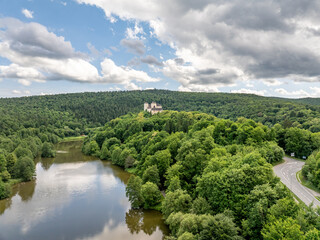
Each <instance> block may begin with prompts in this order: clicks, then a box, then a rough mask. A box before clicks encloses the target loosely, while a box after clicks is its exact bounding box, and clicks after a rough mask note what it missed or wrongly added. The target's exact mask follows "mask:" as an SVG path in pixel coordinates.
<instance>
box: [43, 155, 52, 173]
mask: <svg viewBox="0 0 320 240" xmlns="http://www.w3.org/2000/svg"><path fill="white" fill-rule="evenodd" d="M53 163H54V158H43V159H41V167H42V168H43V169H44V170H46V171H48V170H49V168H50V167H51V166H52V164H53Z"/></svg>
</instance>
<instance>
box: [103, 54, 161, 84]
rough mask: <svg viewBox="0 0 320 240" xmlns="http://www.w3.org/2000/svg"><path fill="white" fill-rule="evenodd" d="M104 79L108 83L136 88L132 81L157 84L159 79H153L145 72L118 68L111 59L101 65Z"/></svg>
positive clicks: (123, 67) (122, 67)
mask: <svg viewBox="0 0 320 240" xmlns="http://www.w3.org/2000/svg"><path fill="white" fill-rule="evenodd" d="M101 72H102V75H103V76H102V79H103V81H104V82H108V83H119V84H124V85H125V86H129V88H131V87H134V85H133V84H132V83H131V82H132V81H137V82H157V81H160V79H158V78H152V77H150V76H149V75H148V74H147V73H145V72H143V71H137V70H134V69H132V68H130V67H125V66H117V65H116V64H115V63H114V62H113V61H112V60H111V59H108V58H106V59H105V60H104V61H103V62H102V63H101Z"/></svg>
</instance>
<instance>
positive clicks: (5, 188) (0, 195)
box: [0, 180, 11, 200]
mask: <svg viewBox="0 0 320 240" xmlns="http://www.w3.org/2000/svg"><path fill="white" fill-rule="evenodd" d="M10 194H11V187H10V184H8V183H4V182H2V181H1V180H0V200H1V199H4V198H7V197H9V196H10Z"/></svg>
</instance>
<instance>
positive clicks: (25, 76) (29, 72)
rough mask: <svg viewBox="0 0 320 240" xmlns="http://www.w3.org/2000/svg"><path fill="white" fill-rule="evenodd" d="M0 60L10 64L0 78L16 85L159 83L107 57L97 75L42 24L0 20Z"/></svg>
mask: <svg viewBox="0 0 320 240" xmlns="http://www.w3.org/2000/svg"><path fill="white" fill-rule="evenodd" d="M134 41H136V40H134ZM137 41H139V40H137ZM143 46H144V45H143ZM88 48H89V49H90V51H91V53H92V55H93V56H94V57H103V55H104V54H109V55H110V54H111V52H110V51H109V50H106V49H105V50H103V51H102V52H99V51H98V50H97V49H96V48H95V47H94V46H93V45H92V44H90V43H88ZM0 57H3V58H6V59H8V60H9V61H11V64H10V65H7V66H0V78H8V79H18V82H19V83H21V84H23V85H25V86H28V85H30V84H31V82H32V81H37V82H41V81H42V82H43V81H46V80H69V81H77V82H91V83H110V82H114V83H120V84H123V85H124V86H125V87H126V86H127V87H128V88H138V87H137V86H135V85H134V84H132V83H131V81H134V80H136V81H137V82H148V81H149V82H154V81H158V80H159V79H155V78H152V77H150V76H149V75H148V74H147V73H145V72H142V71H137V70H134V69H131V68H126V67H122V66H121V67H119V66H117V65H116V64H115V63H114V62H113V61H112V60H111V59H108V58H106V59H105V60H104V61H103V62H102V63H101V66H102V74H100V73H99V71H98V69H97V68H96V67H95V66H93V65H92V64H91V63H90V62H89V61H88V60H87V58H88V57H87V56H86V55H85V54H83V53H80V52H76V51H75V50H74V49H73V47H72V45H71V43H70V42H68V41H65V39H64V37H62V36H57V35H55V34H54V33H52V32H49V31H48V30H47V28H46V27H45V26H43V25H41V24H38V23H23V22H21V21H19V20H17V19H13V18H5V19H0Z"/></svg>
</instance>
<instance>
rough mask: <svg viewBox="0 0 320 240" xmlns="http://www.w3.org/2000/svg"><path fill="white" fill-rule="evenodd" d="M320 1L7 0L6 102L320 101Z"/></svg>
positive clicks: (1, 4) (2, 19)
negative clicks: (193, 95) (166, 94)
mask: <svg viewBox="0 0 320 240" xmlns="http://www.w3.org/2000/svg"><path fill="white" fill-rule="evenodd" d="M319 12H320V1H319V0H277V1H275V0H259V1H256V0H238V1H231V0H230V1H227V0H224V1H223V0H211V1H210V0H197V1H194V0H162V1H159V0H134V1H132V0H116V1H115V0H15V1H12V0H1V1H0V97H13V96H26V95H40V94H54V93H66V92H84V91H114V90H133V89H149V88H158V89H170V90H179V91H210V92H235V93H255V94H259V95H264V96H280V97H320V84H319V81H320V15H319Z"/></svg>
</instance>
